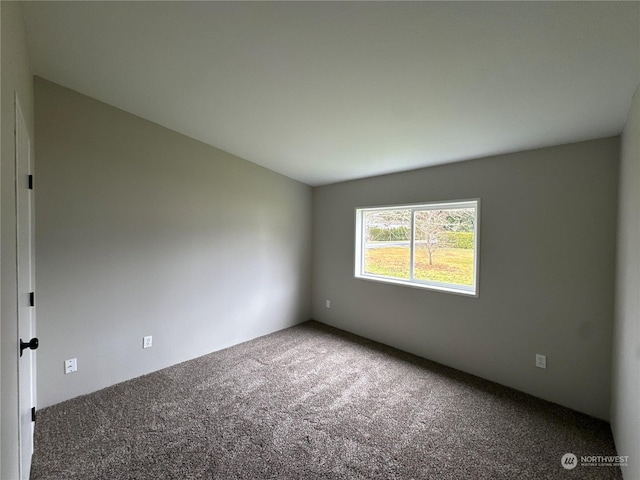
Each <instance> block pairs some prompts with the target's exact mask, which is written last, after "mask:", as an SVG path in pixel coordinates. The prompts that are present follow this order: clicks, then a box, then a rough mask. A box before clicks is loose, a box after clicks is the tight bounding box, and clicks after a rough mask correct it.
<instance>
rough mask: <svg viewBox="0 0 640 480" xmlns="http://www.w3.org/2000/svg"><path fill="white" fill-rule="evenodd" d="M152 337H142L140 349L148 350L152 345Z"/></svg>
mask: <svg viewBox="0 0 640 480" xmlns="http://www.w3.org/2000/svg"><path fill="white" fill-rule="evenodd" d="M151 340H152V337H151V335H149V336H148V337H142V348H150V347H151V345H152V341H151Z"/></svg>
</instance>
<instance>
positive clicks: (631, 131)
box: [611, 85, 640, 480]
mask: <svg viewBox="0 0 640 480" xmlns="http://www.w3.org/2000/svg"><path fill="white" fill-rule="evenodd" d="M620 158H621V160H620V206H619V217H618V218H619V219H618V271H617V281H616V319H615V326H614V337H613V382H612V405H611V429H612V430H613V433H614V437H615V440H616V447H617V449H618V453H619V454H620V455H629V467H628V468H625V469H623V472H624V477H625V478H626V479H629V480H631V479H638V478H640V241H639V239H640V85H639V86H638V88H637V89H636V94H635V96H634V97H633V103H632V104H631V109H630V111H629V117H628V118H627V124H626V126H625V129H624V131H623V133H622V148H621V155H620Z"/></svg>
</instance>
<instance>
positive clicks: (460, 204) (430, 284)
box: [355, 198, 480, 298]
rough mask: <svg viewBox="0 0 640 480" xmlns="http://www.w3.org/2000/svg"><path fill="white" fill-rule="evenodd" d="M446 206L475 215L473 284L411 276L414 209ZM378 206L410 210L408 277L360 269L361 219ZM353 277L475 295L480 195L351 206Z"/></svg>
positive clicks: (442, 207) (362, 244) (363, 249)
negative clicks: (463, 198) (353, 246)
mask: <svg viewBox="0 0 640 480" xmlns="http://www.w3.org/2000/svg"><path fill="white" fill-rule="evenodd" d="M447 208H475V211H476V216H475V221H474V226H475V231H474V235H473V243H474V245H473V273H474V275H473V284H472V285H470V286H466V285H456V284H450V283H441V282H434V281H430V280H417V279H415V278H413V268H414V266H413V263H414V249H415V243H414V236H415V226H414V216H415V215H414V213H415V212H416V211H417V210H428V209H431V210H441V209H447ZM380 210H411V240H410V242H409V247H410V263H409V280H403V279H400V278H394V277H387V276H384V275H376V274H371V273H365V272H364V255H365V248H364V238H365V233H364V222H363V220H362V219H363V214H364V213H365V212H370V211H380ZM355 227H356V231H355V277H356V278H358V279H362V280H369V281H374V282H382V283H390V284H393V285H403V286H406V287H413V288H423V289H428V290H436V291H439V292H446V293H453V294H457V295H465V296H471V297H476V298H477V297H478V296H479V279H480V199H479V198H472V199H466V200H450V201H445V202H427V203H415V204H405V205H385V206H379V207H357V208H356V209H355Z"/></svg>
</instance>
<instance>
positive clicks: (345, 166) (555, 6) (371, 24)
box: [23, 1, 640, 185]
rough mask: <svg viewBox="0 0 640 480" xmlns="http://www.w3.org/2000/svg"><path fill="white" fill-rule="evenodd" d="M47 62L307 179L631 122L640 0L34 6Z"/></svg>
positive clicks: (32, 23)
mask: <svg viewBox="0 0 640 480" xmlns="http://www.w3.org/2000/svg"><path fill="white" fill-rule="evenodd" d="M23 6H24V11H25V19H26V24H27V32H28V43H29V54H30V58H31V65H32V69H33V73H34V74H36V75H39V76H41V77H44V78H46V79H48V80H51V81H53V82H56V83H59V84H61V85H64V86H66V87H69V88H72V89H74V90H76V91H79V92H81V93H84V94H86V95H89V96H91V97H94V98H97V99H99V100H102V101H104V102H106V103H109V104H111V105H114V106H116V107H119V108H121V109H123V110H126V111H128V112H131V113H133V114H136V115H139V116H141V117H144V118H146V119H149V120H151V121H153V122H156V123H159V124H161V125H164V126H166V127H168V128H171V129H173V130H176V131H178V132H181V133H183V134H185V135H188V136H190V137H193V138H195V139H198V140H200V141H202V142H205V143H208V144H210V145H214V146H216V147H218V148H221V149H223V150H226V151H228V152H231V153H233V154H235V155H238V156H240V157H242V158H245V159H247V160H250V161H252V162H254V163H257V164H260V165H263V166H265V167H267V168H270V169H272V170H275V171H277V172H280V173H282V174H284V175H287V176H289V177H292V178H295V179H297V180H300V181H302V182H305V183H307V184H309V185H322V184H327V183H333V182H338V181H343V180H348V179H354V178H360V177H366V176H372V175H377V174H382V173H389V172H395V171H401V170H409V169H413V168H419V167H424V166H429V165H435V164H442V163H447V162H453V161H459V160H465V159H469V158H477V157H482V156H486V155H491V154H497V153H505V152H512V151H519V150H525V149H532V148H537V147H544V146H549V145H556V144H562V143H569V142H574V141H580V140H586V139H591V138H597V137H605V136H610V135H616V134H618V133H620V131H621V130H622V127H623V125H624V122H625V118H626V115H627V111H628V108H629V106H630V102H631V98H632V95H633V92H634V90H635V87H636V85H637V84H638V82H639V81H640V2H637V1H635V2H531V3H530V2H495V3H494V2H469V3H468V2H443V3H440V2H408V3H404V2H373V3H369V2H282V3H280V2H256V3H254V2H26V3H24V4H23Z"/></svg>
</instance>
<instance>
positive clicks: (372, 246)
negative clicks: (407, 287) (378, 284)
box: [362, 209, 411, 280]
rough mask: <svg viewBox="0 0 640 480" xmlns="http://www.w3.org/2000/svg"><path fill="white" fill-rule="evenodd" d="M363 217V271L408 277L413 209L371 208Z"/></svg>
mask: <svg viewBox="0 0 640 480" xmlns="http://www.w3.org/2000/svg"><path fill="white" fill-rule="evenodd" d="M363 217H364V218H363V237H364V242H363V247H364V249H363V250H364V264H363V269H362V270H363V273H365V274H372V275H384V276H386V277H392V278H401V279H405V280H408V279H409V266H410V265H411V252H410V243H411V210H409V209H402V210H375V211H368V212H364V216H363Z"/></svg>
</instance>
